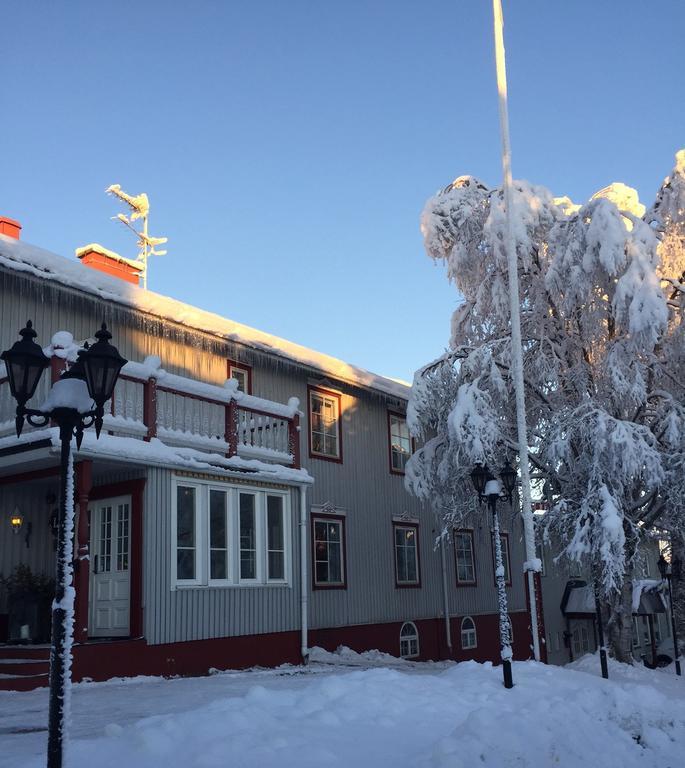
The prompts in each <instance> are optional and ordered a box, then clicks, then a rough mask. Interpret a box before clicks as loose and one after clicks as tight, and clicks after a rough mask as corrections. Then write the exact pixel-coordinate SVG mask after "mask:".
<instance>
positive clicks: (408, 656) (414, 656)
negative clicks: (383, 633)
mask: <svg viewBox="0 0 685 768" xmlns="http://www.w3.org/2000/svg"><path fill="white" fill-rule="evenodd" d="M407 625H409V626H411V627H413V628H414V634H413V636H409V635H407V637H406V638H403V637H402V630H403V629H404V628H405V627H406V626H407ZM414 638H415V639H416V653H409V654H406V655H405V654H403V653H402V642H403V640H404V642H410V641H411V640H413V639H414ZM410 650H411V648H410ZM419 656H421V640H420V638H419V628H418V627H417V626H416V623H415V622H413V621H403V622H402V626H401V627H400V658H401V659H417V658H419Z"/></svg>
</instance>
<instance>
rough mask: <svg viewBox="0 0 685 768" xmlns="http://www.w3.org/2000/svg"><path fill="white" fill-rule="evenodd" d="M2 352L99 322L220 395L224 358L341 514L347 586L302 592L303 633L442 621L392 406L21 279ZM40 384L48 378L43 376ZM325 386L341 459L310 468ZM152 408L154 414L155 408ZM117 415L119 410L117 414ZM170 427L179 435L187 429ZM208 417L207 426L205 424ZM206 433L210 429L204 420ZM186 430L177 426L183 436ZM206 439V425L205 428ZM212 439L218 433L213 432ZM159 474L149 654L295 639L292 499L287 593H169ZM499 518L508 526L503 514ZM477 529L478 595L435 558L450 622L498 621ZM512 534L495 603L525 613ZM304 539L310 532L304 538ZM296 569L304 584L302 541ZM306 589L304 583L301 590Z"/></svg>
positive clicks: (1, 283) (388, 400) (10, 280)
mask: <svg viewBox="0 0 685 768" xmlns="http://www.w3.org/2000/svg"><path fill="white" fill-rule="evenodd" d="M0 292H1V296H2V301H1V302H0V340H1V343H2V345H3V346H2V348H6V347H7V346H9V345H10V344H11V343H13V342H14V341H15V340H16V339H17V332H18V331H19V329H20V328H22V327H23V326H24V324H25V322H26V320H27V318H30V319H32V320H33V322H34V327H35V328H36V330H37V332H38V334H39V342H40V343H41V344H43V345H47V344H48V343H49V342H50V338H51V336H52V334H54V333H55V332H56V331H59V330H68V331H70V332H71V333H73V334H74V337H75V338H76V339H85V338H88V337H90V336H92V334H93V333H94V331H95V330H96V329H97V327H98V326H99V324H100V322H102V320H103V319H105V320H106V321H107V323H108V325H109V327H110V329H111V331H112V334H113V336H114V339H113V341H114V343H115V344H116V345H117V347H118V348H119V350H120V352H121V353H122V354H123V355H124V356H125V357H127V358H128V359H131V360H135V361H141V360H143V359H144V358H145V357H146V356H148V355H158V356H159V357H160V358H161V360H162V367H163V368H165V369H166V370H167V371H169V372H171V373H176V374H179V375H183V376H188V377H191V378H194V379H198V380H202V381H206V382H210V383H214V384H218V385H221V384H223V383H224V381H225V379H226V374H227V364H226V360H227V359H232V360H236V361H238V362H243V363H247V364H249V365H251V366H252V368H253V394H255V395H257V396H259V397H263V398H267V399H270V400H274V401H277V402H287V400H288V398H290V397H292V396H295V397H298V398H299V400H300V404H301V406H300V407H301V409H302V410H303V411H304V412H305V415H304V418H303V419H302V422H301V425H302V429H301V432H300V450H301V455H302V457H303V461H302V463H303V466H304V467H306V468H307V469H308V470H309V472H310V474H311V475H312V476H313V477H314V478H315V485H314V488H313V489H312V491H310V493H309V495H308V502H309V504H308V506H309V509H311V506H312V505H322V504H324V503H326V502H328V503H330V504H332V505H334V506H335V507H336V508H337V509H338V510H342V511H344V512H345V515H346V536H347V541H346V545H347V547H346V549H347V588H346V589H345V590H322V591H314V592H313V593H310V612H309V617H310V626H311V627H312V628H317V627H318V628H324V627H338V626H344V625H348V624H363V623H378V622H390V621H404V620H413V619H421V618H429V617H437V616H440V615H442V611H443V599H442V575H441V570H440V554H439V551H438V550H436V549H435V547H434V539H435V530H434V529H435V524H434V520H433V517H432V514H431V513H430V511H429V510H427V509H424V508H422V506H421V505H420V504H419V503H418V502H417V500H416V499H414V498H413V497H411V496H410V495H409V494H408V493H407V492H406V491H405V489H404V483H403V479H404V478H403V477H402V476H398V475H396V474H391V472H390V470H389V466H388V429H387V411H388V409H389V408H390V409H392V410H395V411H396V410H397V409H398V408H399V409H402V408H403V406H404V403H402V402H400V401H398V400H397V399H394V398H392V397H390V396H387V395H384V394H382V393H380V392H377V391H374V390H370V389H363V388H359V387H355V386H352V385H350V384H343V383H340V382H336V381H335V380H333V379H331V380H329V379H327V378H325V377H324V376H323V375H322V374H321V372H320V371H316V370H314V369H311V368H308V367H307V366H304V365H301V364H298V363H295V362H293V361H290V360H287V359H284V358H281V357H279V356H278V355H276V354H269V353H267V352H265V351H259V350H255V349H252V348H249V347H245V346H242V345H240V344H237V343H235V342H231V341H225V340H222V339H219V338H216V337H214V336H211V335H210V334H208V333H204V332H200V331H194V330H192V329H189V328H186V327H184V326H181V325H178V324H175V323H172V322H170V321H165V320H162V319H159V318H155V317H152V316H148V315H143V314H142V313H140V312H137V311H135V310H133V309H131V308H128V307H123V306H120V305H117V304H114V303H111V302H108V301H104V300H102V299H98V298H95V297H92V296H88V295H85V294H81V293H78V292H77V291H74V290H72V289H70V288H66V287H63V286H60V285H58V284H56V283H50V282H48V281H41V280H39V279H37V278H34V277H32V276H29V275H26V274H22V275H19V274H16V273H9V272H7V271H4V270H0ZM45 379H47V376H46V377H45ZM309 384H314V385H320V386H324V387H326V388H328V389H334V390H337V391H340V392H341V395H342V412H341V428H342V435H343V444H344V461H343V462H342V463H333V462H329V461H322V460H318V459H312V458H309V451H308V439H307V438H308V435H307V430H308V428H309V424H308V414H307V412H306V411H307V386H308V385H309ZM128 398H129V395H128V394H127V395H126V396H125V397H124V399H125V400H127V402H126V403H124V402H121V403H117V402H115V404H114V408H115V414H121V415H129V414H131V417H133V416H134V414H135V418H140V410H141V407H142V405H141V401H140V393H138V392H132V393H131V394H130V401H128ZM163 401H164V398H161V400H160V407H161V408H164V407H165V405H164V402H163ZM119 408H121V409H122V410H119ZM185 418H186V417H185V416H180V417H179V426H180V425H181V424H184V425H185V424H186V421H185ZM212 419H213V417H212V416H211V415H210V414H208V416H207V421H208V423H209V422H212ZM212 423H213V422H212ZM181 428H185V427H181ZM209 429H212V430H213V429H215V427H209V426H208V430H209ZM219 434H221V432H219ZM170 493H171V472H169V471H166V470H161V469H149V470H148V471H147V484H146V490H145V513H144V517H145V519H144V553H145V554H144V573H143V580H144V581H143V583H144V615H145V619H144V620H145V635H146V637H147V639H148V641H149V642H152V643H163V642H174V641H183V640H193V639H200V638H210V637H222V636H225V635H245V634H253V633H262V632H272V631H285V630H292V629H298V628H299V626H300V617H299V578H298V574H299V536H298V533H297V531H298V528H297V518H298V502H297V499H296V497H297V492H293V503H292V505H291V513H292V515H293V525H292V529H291V531H292V538H293V562H292V569H293V586H292V587H288V588H281V587H278V588H276V587H252V588H249V589H248V588H239V587H238V588H236V587H231V588H225V587H211V588H207V587H202V588H184V589H177V590H172V589H171V583H170V562H171V554H172V553H171V534H170V530H169V524H170V510H171V506H170V501H171V499H170ZM405 512H406V513H407V514H408V515H409V516H410V517H412V518H417V519H418V520H419V542H420V562H421V587H420V588H417V589H401V588H399V589H398V588H397V587H396V586H395V580H394V556H395V555H394V543H393V530H392V522H393V516H400V515H402V514H403V513H405ZM504 517H505V518H507V516H504ZM489 530H490V529H489V524H488V523H487V521H486V519H485V512H483V513H482V517H480V519H479V521H477V522H476V525H475V542H474V543H475V551H476V567H477V571H478V586H477V587H476V588H464V587H461V588H457V587H456V586H455V574H454V551H453V544H452V539H451V537H450V539H449V543H448V551H447V558H446V559H447V569H448V575H447V578H448V592H449V601H450V613H451V614H452V615H453V616H463V615H467V614H470V615H477V614H483V613H492V612H494V611H496V610H497V600H496V590H495V585H494V575H493V564H492V556H491V545H490V535H489ZM503 530H505V531H508V532H509V533H510V539H509V543H510V551H511V567H512V577H513V585H512V587H511V588H508V590H507V592H508V595H509V599H510V606H509V607H510V611H511V612H516V611H522V610H525V592H524V585H523V573H522V563H523V559H524V556H523V545H522V541H521V525H520V520H519V518H515V519H514V520H513V521H511V520H508V518H507V519H505V520H503ZM308 535H309V528H308ZM307 557H308V559H309V562H310V568H309V572H310V574H311V542H310V546H308V552H307ZM307 586H308V588H310V587H311V580H310V584H308V585H307Z"/></svg>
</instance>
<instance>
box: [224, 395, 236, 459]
mask: <svg viewBox="0 0 685 768" xmlns="http://www.w3.org/2000/svg"><path fill="white" fill-rule="evenodd" d="M224 413H225V415H224V419H225V422H224V440H225V441H226V443H228V453H227V454H226V455H227V456H228V457H229V458H230V457H231V456H235V455H236V454H237V453H238V404H237V403H236V401H235V400H231V402H230V403H228V404H227V405H226V408H225V412H224Z"/></svg>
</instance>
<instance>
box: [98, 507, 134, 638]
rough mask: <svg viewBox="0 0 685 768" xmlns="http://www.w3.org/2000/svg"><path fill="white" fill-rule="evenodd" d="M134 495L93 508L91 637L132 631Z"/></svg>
mask: <svg viewBox="0 0 685 768" xmlns="http://www.w3.org/2000/svg"><path fill="white" fill-rule="evenodd" d="M130 532H131V497H130V496H123V497H120V498H117V499H104V500H103V501H98V502H96V503H94V504H91V507H90V539H91V542H90V574H91V575H90V625H89V627H88V634H89V635H90V636H91V637H115V636H122V635H123V636H126V635H128V634H129V620H130V607H131V576H130V559H131V558H130V552H131V535H130Z"/></svg>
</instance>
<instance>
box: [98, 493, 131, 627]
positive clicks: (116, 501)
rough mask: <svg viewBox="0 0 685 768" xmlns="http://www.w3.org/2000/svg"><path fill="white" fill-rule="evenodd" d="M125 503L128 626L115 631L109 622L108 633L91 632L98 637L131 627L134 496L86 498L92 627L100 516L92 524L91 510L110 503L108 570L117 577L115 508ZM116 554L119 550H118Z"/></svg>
mask: <svg viewBox="0 0 685 768" xmlns="http://www.w3.org/2000/svg"><path fill="white" fill-rule="evenodd" d="M124 505H125V506H127V507H128V551H127V553H126V554H127V567H126V569H125V573H126V579H127V582H128V585H127V586H128V595H127V596H126V597H127V614H128V617H127V622H126V624H127V626H126V631H121V630H117V631H114V627H112V626H110V627H109V629H110V630H113V631H112V632H111V633H108V632H107V631H104V632H103V633H102V634H98V635H95V634H92V635H91V636H92V637H97V638H98V639H100V638H108V637H112V638H114V637H129V636H130V631H131V549H132V545H133V541H132V538H131V529H132V525H131V523H132V518H133V515H132V511H131V510H132V507H133V498H132V497H131V495H130V494H127V495H125V496H107V497H105V498H103V499H92V500H90V501H89V504H88V519H89V521H90V522H91V525H90V543H89V548H90V553H91V563H92V567H91V568H90V584H89V587H88V592H89V594H90V604H89V606H88V625H89V626H90V627H93V628H94V627H95V616H96V610H97V607H98V605H99V602H98V600H97V593H98V590H97V589H96V588H95V579H96V576H97V575H99V574H96V572H95V567H94V566H95V563H97V562H98V561H97V560H96V558H97V557H98V544H99V539H100V530H99V528H100V519H99V518H96V519H95V521H94V525H93V514H94V513H95V512H96V511H99V510H103V509H106V508H107V507H109V508H110V509H111V520H110V533H109V539H110V541H111V542H112V544H111V547H112V549H111V557H110V560H111V562H110V569H109V571H108V573H109V575H110V578H111V579H116V574H117V573H119V574H121V573H124V571H117V569H116V560H115V546H116V545H115V543H114V542H115V541H116V540H117V537H118V527H117V526H118V517H117V514H118V508H119V507H120V506H124ZM117 554H119V553H118V552H117Z"/></svg>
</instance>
